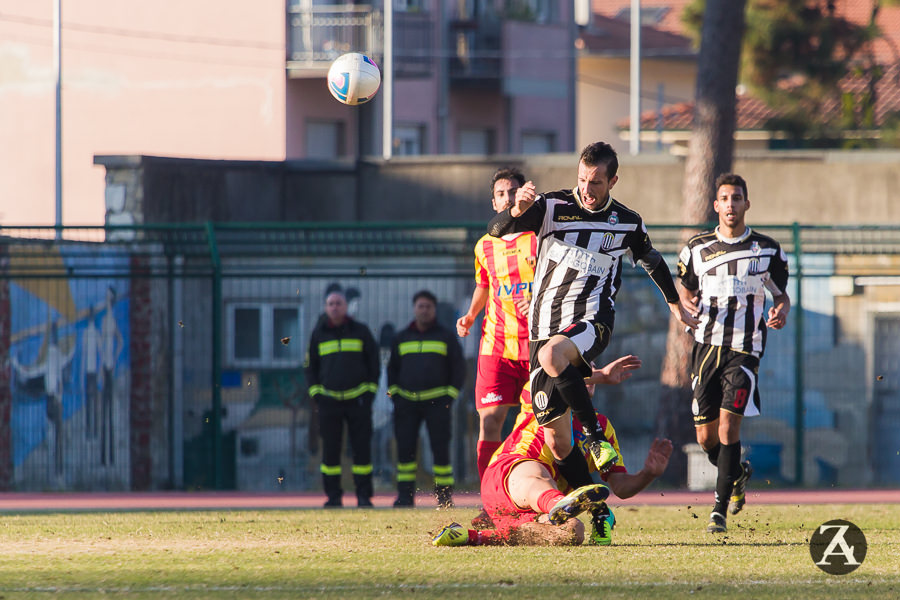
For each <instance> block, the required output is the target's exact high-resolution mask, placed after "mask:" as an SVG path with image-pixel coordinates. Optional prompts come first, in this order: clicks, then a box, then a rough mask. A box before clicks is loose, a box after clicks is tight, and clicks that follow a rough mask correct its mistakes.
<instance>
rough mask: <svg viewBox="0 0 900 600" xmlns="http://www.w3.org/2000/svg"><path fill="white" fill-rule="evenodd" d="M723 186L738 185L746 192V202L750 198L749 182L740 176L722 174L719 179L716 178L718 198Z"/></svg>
mask: <svg viewBox="0 0 900 600" xmlns="http://www.w3.org/2000/svg"><path fill="white" fill-rule="evenodd" d="M723 185H736V186H738V187H740V188H741V189H742V190H743V191H744V200H746V199H747V198H748V197H749V196H747V182H746V181H744V178H743V177H741V176H740V175H738V174H737V173H722V174H721V175H719V176H718V177H716V196H717V197H718V195H719V188H720V187H722V186H723Z"/></svg>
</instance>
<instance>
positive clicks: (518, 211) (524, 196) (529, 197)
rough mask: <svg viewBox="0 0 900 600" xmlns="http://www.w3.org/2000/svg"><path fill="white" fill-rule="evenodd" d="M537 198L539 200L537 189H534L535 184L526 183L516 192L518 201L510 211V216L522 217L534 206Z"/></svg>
mask: <svg viewBox="0 0 900 600" xmlns="http://www.w3.org/2000/svg"><path fill="white" fill-rule="evenodd" d="M535 198H537V189H536V188H535V187H534V182H532V181H526V182H525V185H523V186H522V187H520V188H519V189H517V190H516V201H515V203H514V204H513V205H512V207H510V209H509V214H510V216H512V217H513V218H518V217H521V216H522V215H523V214H524V213H525V211H526V210H528V209H529V208H531V205H532V204H534V199H535Z"/></svg>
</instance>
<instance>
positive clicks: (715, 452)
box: [704, 443, 722, 467]
mask: <svg viewBox="0 0 900 600" xmlns="http://www.w3.org/2000/svg"><path fill="white" fill-rule="evenodd" d="M721 447H722V444H719V443H716V445H715V446H713V447H712V448H710V449H709V450H704V452H706V458H708V459H709V462H711V463H712V465H713V466H714V467H718V466H719V448H721Z"/></svg>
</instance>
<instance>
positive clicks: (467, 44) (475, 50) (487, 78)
mask: <svg viewBox="0 0 900 600" xmlns="http://www.w3.org/2000/svg"><path fill="white" fill-rule="evenodd" d="M501 37H502V36H501V28H500V23H499V22H497V21H488V22H478V21H474V20H465V21H454V22H452V23H451V24H450V38H449V40H448V41H449V44H450V56H451V60H450V81H451V82H452V83H453V84H454V85H461V86H477V87H482V86H493V85H497V84H499V81H500V76H501V73H502V61H501V59H500V46H501V43H500V42H501Z"/></svg>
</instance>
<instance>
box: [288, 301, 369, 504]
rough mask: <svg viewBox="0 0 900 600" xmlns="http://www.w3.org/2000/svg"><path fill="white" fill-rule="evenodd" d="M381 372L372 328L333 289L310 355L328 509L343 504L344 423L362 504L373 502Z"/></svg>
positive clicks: (309, 374) (311, 390)
mask: <svg viewBox="0 0 900 600" xmlns="http://www.w3.org/2000/svg"><path fill="white" fill-rule="evenodd" d="M380 372H381V362H380V360H379V354H378V345H377V344H376V343H375V338H374V337H372V332H370V331H369V328H368V327H366V326H365V325H364V324H362V323H360V322H358V321H355V320H354V319H353V318H351V317H350V316H349V315H348V314H347V297H346V296H345V295H344V293H343V292H341V291H333V292H331V293H330V294H328V296H327V297H326V298H325V314H324V315H322V316H321V317H320V318H319V322H318V323H317V324H316V327H315V329H313V332H312V335H311V336H310V339H309V352H308V354H307V358H306V381H307V383H308V384H309V395H310V397H311V398H312V400H313V401H314V402H316V403H317V405H318V409H319V430H320V431H321V438H322V465H321V471H322V483H323V485H324V488H325V495H326V496H327V497H328V499H327V501H326V502H325V507H326V508H337V507H340V506H342V505H343V500H342V499H341V498H342V496H343V490H342V489H341V451H342V449H343V447H344V444H343V440H344V437H343V434H344V422H346V423H347V436H348V438H349V439H350V448H351V451H352V454H353V467H352V469H353V483H354V484H355V486H356V502H357V506H359V507H360V508H365V507H370V506H372V492H373V490H372V401H373V399H374V398H375V392H376V390H377V389H378V377H379V375H380Z"/></svg>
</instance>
